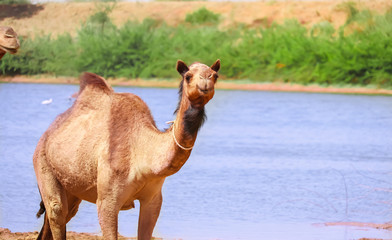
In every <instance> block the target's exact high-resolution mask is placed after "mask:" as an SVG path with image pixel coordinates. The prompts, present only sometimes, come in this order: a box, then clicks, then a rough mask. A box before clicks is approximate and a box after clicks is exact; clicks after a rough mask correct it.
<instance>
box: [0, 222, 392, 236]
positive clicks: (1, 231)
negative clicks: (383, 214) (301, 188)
mask: <svg viewBox="0 0 392 240" xmlns="http://www.w3.org/2000/svg"><path fill="white" fill-rule="evenodd" d="M313 225H314V226H322V227H331V226H332V227H333V226H346V227H357V228H363V229H364V230H366V229H368V228H372V229H378V230H387V231H392V223H391V222H389V223H364V222H326V223H319V224H313ZM38 234H39V232H38V231H34V232H11V231H10V230H9V229H8V228H2V227H0V240H22V239H23V240H33V239H34V240H35V239H36V238H37V236H38ZM67 239H69V240H76V239H78V240H100V239H102V236H100V235H99V234H98V233H85V232H74V231H67ZM118 239H119V240H136V239H137V238H136V237H125V236H122V235H120V234H119V236H118ZM153 239H154V240H164V239H163V238H159V237H158V238H157V237H153ZM360 239H366V240H381V239H376V238H360Z"/></svg>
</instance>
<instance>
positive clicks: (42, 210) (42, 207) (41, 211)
mask: <svg viewBox="0 0 392 240" xmlns="http://www.w3.org/2000/svg"><path fill="white" fill-rule="evenodd" d="M39 207H40V208H39V210H38V212H37V215H36V216H37V218H39V217H41V215H42V214H44V213H45V211H46V209H45V205H44V202H43V201H41V203H40V204H39Z"/></svg>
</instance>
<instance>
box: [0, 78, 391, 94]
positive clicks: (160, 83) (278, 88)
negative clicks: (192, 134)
mask: <svg viewBox="0 0 392 240" xmlns="http://www.w3.org/2000/svg"><path fill="white" fill-rule="evenodd" d="M106 80H107V81H108V83H109V84H110V85H111V86H127V87H150V88H153V87H156V88H178V84H179V82H180V80H179V79H176V80H175V79H125V78H116V79H113V78H109V79H106ZM0 83H36V84H75V85H79V78H77V77H50V76H44V75H38V76H23V75H22V76H12V77H10V76H0ZM216 89H219V90H242V91H269V92H304V93H330V94H358V95H388V96H390V95H392V89H379V88H371V87H357V86H349V87H344V86H342V87H339V86H326V87H324V86H319V85H300V84H290V83H252V82H250V81H245V80H244V81H241V80H236V81H234V80H220V81H219V80H218V82H217V85H216Z"/></svg>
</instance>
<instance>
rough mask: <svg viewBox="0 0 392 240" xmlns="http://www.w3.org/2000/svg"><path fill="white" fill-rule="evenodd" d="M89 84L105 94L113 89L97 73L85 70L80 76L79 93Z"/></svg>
mask: <svg viewBox="0 0 392 240" xmlns="http://www.w3.org/2000/svg"><path fill="white" fill-rule="evenodd" d="M87 86H91V87H93V88H95V89H98V90H101V91H103V92H105V93H106V94H109V93H111V92H113V89H112V88H111V87H110V86H109V85H108V84H107V83H106V81H105V79H104V78H103V77H101V76H99V75H97V74H94V73H89V72H85V73H83V75H82V76H81V77H80V90H79V94H80V93H81V92H83V90H84V89H85V88H86V87H87Z"/></svg>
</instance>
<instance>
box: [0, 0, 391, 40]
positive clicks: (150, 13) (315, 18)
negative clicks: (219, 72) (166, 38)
mask: <svg viewBox="0 0 392 240" xmlns="http://www.w3.org/2000/svg"><path fill="white" fill-rule="evenodd" d="M344 2H347V1H346V0H325V1H290V0H288V1H273V0H271V1H260V2H180V1H179V2H177V1H176V2H173V1H172V2H164V1H157V2H119V3H117V4H116V5H115V7H114V9H113V11H112V12H111V14H110V17H111V18H112V19H113V22H114V23H115V24H117V25H122V24H124V23H125V22H127V21H128V20H138V21H141V20H143V19H145V18H153V19H157V20H164V21H165V22H167V23H168V24H170V25H177V24H179V23H181V22H183V21H184V19H185V16H186V14H188V13H190V12H193V11H195V10H197V9H199V8H200V7H203V6H205V7H206V8H208V9H209V10H211V11H213V12H216V13H219V14H221V16H222V22H221V26H222V27H225V26H230V25H235V24H239V23H241V24H245V25H247V26H250V27H251V26H259V25H262V24H271V23H272V22H274V21H276V22H279V23H281V22H283V21H284V20H285V19H290V18H295V19H298V20H299V21H300V22H301V23H302V24H304V25H306V26H312V25H313V24H315V23H318V22H322V21H329V22H331V23H332V24H333V25H334V26H336V27H338V26H340V25H342V24H343V23H344V22H345V20H346V17H347V14H346V12H345V11H344V10H343V9H344V4H343V3H344ZM352 2H356V4H357V6H358V7H359V8H368V9H371V10H373V11H376V12H381V13H383V12H385V11H387V10H388V9H390V8H391V7H392V1H391V0H353V1H352ZM96 11H97V4H96V3H92V2H66V3H46V4H38V5H0V25H9V26H12V27H13V28H14V29H15V30H16V31H17V32H18V33H19V34H20V35H21V36H34V35H37V34H52V35H53V36H55V35H57V34H61V33H65V32H69V33H71V34H75V33H76V31H77V29H78V28H79V27H80V24H81V23H82V22H84V21H86V19H88V17H89V16H91V15H92V14H94V13H95V12H96Z"/></svg>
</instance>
